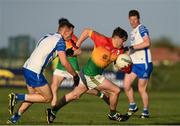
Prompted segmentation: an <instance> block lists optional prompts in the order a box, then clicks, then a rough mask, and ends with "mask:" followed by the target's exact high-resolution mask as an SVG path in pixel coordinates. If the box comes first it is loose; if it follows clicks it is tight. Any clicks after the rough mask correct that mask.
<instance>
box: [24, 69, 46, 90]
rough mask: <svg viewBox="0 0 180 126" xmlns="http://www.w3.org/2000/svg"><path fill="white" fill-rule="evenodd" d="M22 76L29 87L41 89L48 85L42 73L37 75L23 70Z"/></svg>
mask: <svg viewBox="0 0 180 126" xmlns="http://www.w3.org/2000/svg"><path fill="white" fill-rule="evenodd" d="M23 75H24V78H25V80H26V84H27V85H29V86H30V87H33V88H35V87H41V86H44V85H46V84H48V82H47V80H46V78H45V77H44V75H43V74H42V73H40V74H37V73H35V72H33V71H31V70H29V69H26V68H23Z"/></svg>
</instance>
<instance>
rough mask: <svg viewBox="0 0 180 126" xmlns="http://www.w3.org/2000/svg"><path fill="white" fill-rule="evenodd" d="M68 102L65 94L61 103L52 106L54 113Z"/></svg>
mask: <svg viewBox="0 0 180 126" xmlns="http://www.w3.org/2000/svg"><path fill="white" fill-rule="evenodd" d="M67 103H68V102H67V101H66V97H65V96H63V97H62V98H61V99H60V101H59V103H58V104H57V105H55V106H54V107H52V111H53V113H55V114H56V113H57V112H58V111H59V110H60V109H61V108H62V107H63V106H65V105H66V104H67Z"/></svg>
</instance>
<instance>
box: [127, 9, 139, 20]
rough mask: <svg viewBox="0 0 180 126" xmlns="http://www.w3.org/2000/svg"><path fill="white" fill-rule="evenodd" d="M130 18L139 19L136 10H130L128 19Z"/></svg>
mask: <svg viewBox="0 0 180 126" xmlns="http://www.w3.org/2000/svg"><path fill="white" fill-rule="evenodd" d="M131 16H137V18H138V19H140V14H139V12H138V11H137V10H130V11H129V17H131Z"/></svg>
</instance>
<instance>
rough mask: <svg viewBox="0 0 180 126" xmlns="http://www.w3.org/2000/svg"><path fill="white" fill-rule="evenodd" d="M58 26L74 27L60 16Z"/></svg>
mask: <svg viewBox="0 0 180 126" xmlns="http://www.w3.org/2000/svg"><path fill="white" fill-rule="evenodd" d="M58 23H59V28H62V27H64V26H67V27H68V28H74V25H73V24H71V23H70V22H69V20H68V19H66V18H60V19H59V21H58Z"/></svg>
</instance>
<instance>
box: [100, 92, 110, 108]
mask: <svg viewBox="0 0 180 126" xmlns="http://www.w3.org/2000/svg"><path fill="white" fill-rule="evenodd" d="M97 96H98V97H100V98H102V99H103V100H104V102H105V103H106V104H108V105H109V104H110V103H109V97H107V96H106V95H105V94H103V93H102V92H101V91H98V94H97Z"/></svg>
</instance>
